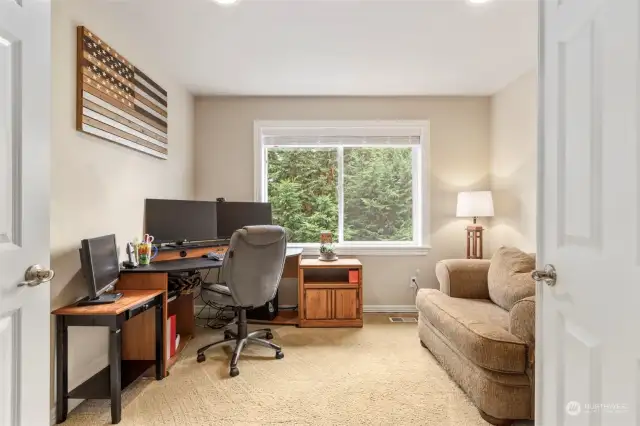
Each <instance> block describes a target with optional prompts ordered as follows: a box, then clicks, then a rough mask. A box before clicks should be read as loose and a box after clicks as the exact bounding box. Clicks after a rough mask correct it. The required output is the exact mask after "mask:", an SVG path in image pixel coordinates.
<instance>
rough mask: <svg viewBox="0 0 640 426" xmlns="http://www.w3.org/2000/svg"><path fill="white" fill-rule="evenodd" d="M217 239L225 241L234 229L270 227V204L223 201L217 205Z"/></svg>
mask: <svg viewBox="0 0 640 426" xmlns="http://www.w3.org/2000/svg"><path fill="white" fill-rule="evenodd" d="M217 204H218V206H217V219H218V238H220V239H227V238H230V237H231V236H232V235H233V232H234V231H235V230H236V229H240V228H242V227H243V226H251V225H272V224H273V222H272V217H271V203H251V202H234V201H223V202H220V203H217Z"/></svg>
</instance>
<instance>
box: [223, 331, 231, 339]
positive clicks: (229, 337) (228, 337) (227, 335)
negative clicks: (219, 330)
mask: <svg viewBox="0 0 640 426" xmlns="http://www.w3.org/2000/svg"><path fill="white" fill-rule="evenodd" d="M231 337H232V336H231V335H230V334H229V333H228V332H226V331H225V332H224V339H225V340H227V339H231Z"/></svg>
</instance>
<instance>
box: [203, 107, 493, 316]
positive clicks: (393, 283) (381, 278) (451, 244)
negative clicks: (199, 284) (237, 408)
mask: <svg viewBox="0 0 640 426" xmlns="http://www.w3.org/2000/svg"><path fill="white" fill-rule="evenodd" d="M195 109H196V163H195V164H196V197H197V198H199V199H209V200H212V199H215V198H216V197H226V198H227V199H228V200H253V196H254V189H253V186H254V177H253V176H254V170H253V168H254V166H253V158H254V156H253V147H254V139H253V122H254V120H374V119H380V120H385V119H387V120H392V119H396V120H401V119H405V120H425V119H426V120H430V122H431V153H430V162H431V174H430V178H431V197H430V200H431V209H430V212H431V245H432V247H433V249H432V250H431V252H430V253H429V254H428V255H427V256H401V257H385V258H381V257H373V256H369V257H364V256H358V257H359V258H360V259H361V260H362V261H363V264H364V286H365V289H364V294H365V295H364V304H365V305H413V304H414V299H415V297H414V294H413V292H412V290H411V289H410V288H409V280H410V277H411V276H414V275H416V270H417V269H419V270H420V273H419V276H418V278H419V281H420V284H421V286H424V287H437V281H436V279H435V275H434V272H433V269H434V264H435V262H436V261H437V260H439V259H443V258H447V257H460V256H463V255H464V224H465V223H466V222H465V221H461V220H457V219H456V218H455V210H456V194H457V192H458V191H460V190H464V189H472V188H473V189H487V188H488V186H489V178H488V170H489V124H490V117H489V113H490V105H489V98H486V97H467V98H462V97H461V98H438V97H431V98H426V97H425V98H421V97H416V98H379V97H369V98H333V97H326V98H251V97H250V98H242V97H238V98H234V97H229V98H219V97H206V98H196V107H195ZM283 287H284V288H283V289H282V290H283V292H284V300H282V302H281V303H284V304H288V303H295V298H294V297H292V295H293V294H295V293H294V291H295V290H293V291H292V289H293V288H294V287H293V283H283Z"/></svg>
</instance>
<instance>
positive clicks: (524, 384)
mask: <svg viewBox="0 0 640 426" xmlns="http://www.w3.org/2000/svg"><path fill="white" fill-rule="evenodd" d="M418 335H419V337H420V340H421V341H422V343H423V344H424V345H425V346H426V347H427V348H428V349H429V351H430V352H431V353H432V354H433V356H434V357H435V358H436V359H437V360H438V362H440V364H441V365H442V367H443V368H444V369H445V371H447V373H448V374H449V376H451V378H452V379H453V380H454V381H455V382H456V383H457V384H458V386H460V387H461V388H462V390H463V391H464V392H465V393H466V394H467V395H468V396H469V398H471V400H472V401H473V403H474V404H475V405H476V407H478V409H480V410H481V411H483V412H485V413H486V414H488V415H490V416H491V417H495V418H496V419H533V407H532V400H533V390H532V386H531V383H530V379H529V377H528V376H527V375H526V374H518V373H501V372H496V371H491V370H487V369H485V368H482V367H479V366H477V365H475V364H473V363H472V362H471V361H469V360H468V359H467V358H466V357H465V356H464V355H462V354H461V353H460V352H459V351H458V350H457V349H455V347H453V346H452V345H451V343H450V342H449V341H448V340H447V338H446V337H444V336H443V335H442V333H440V332H439V331H438V330H436V328H435V327H434V326H433V325H432V324H431V323H430V322H429V320H427V319H426V318H425V317H424V316H423V315H422V313H420V315H419V319H418Z"/></svg>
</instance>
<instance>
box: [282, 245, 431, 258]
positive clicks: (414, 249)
mask: <svg viewBox="0 0 640 426" xmlns="http://www.w3.org/2000/svg"><path fill="white" fill-rule="evenodd" d="M288 247H291V248H301V249H302V250H303V251H302V254H303V255H305V256H319V255H320V245H319V244H295V243H291V244H288ZM335 249H336V254H337V255H338V256H426V255H427V254H428V253H429V251H430V250H431V247H429V246H409V245H407V246H402V245H400V246H393V245H384V246H383V245H380V246H376V245H369V246H351V245H348V246H339V245H336V248H335Z"/></svg>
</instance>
